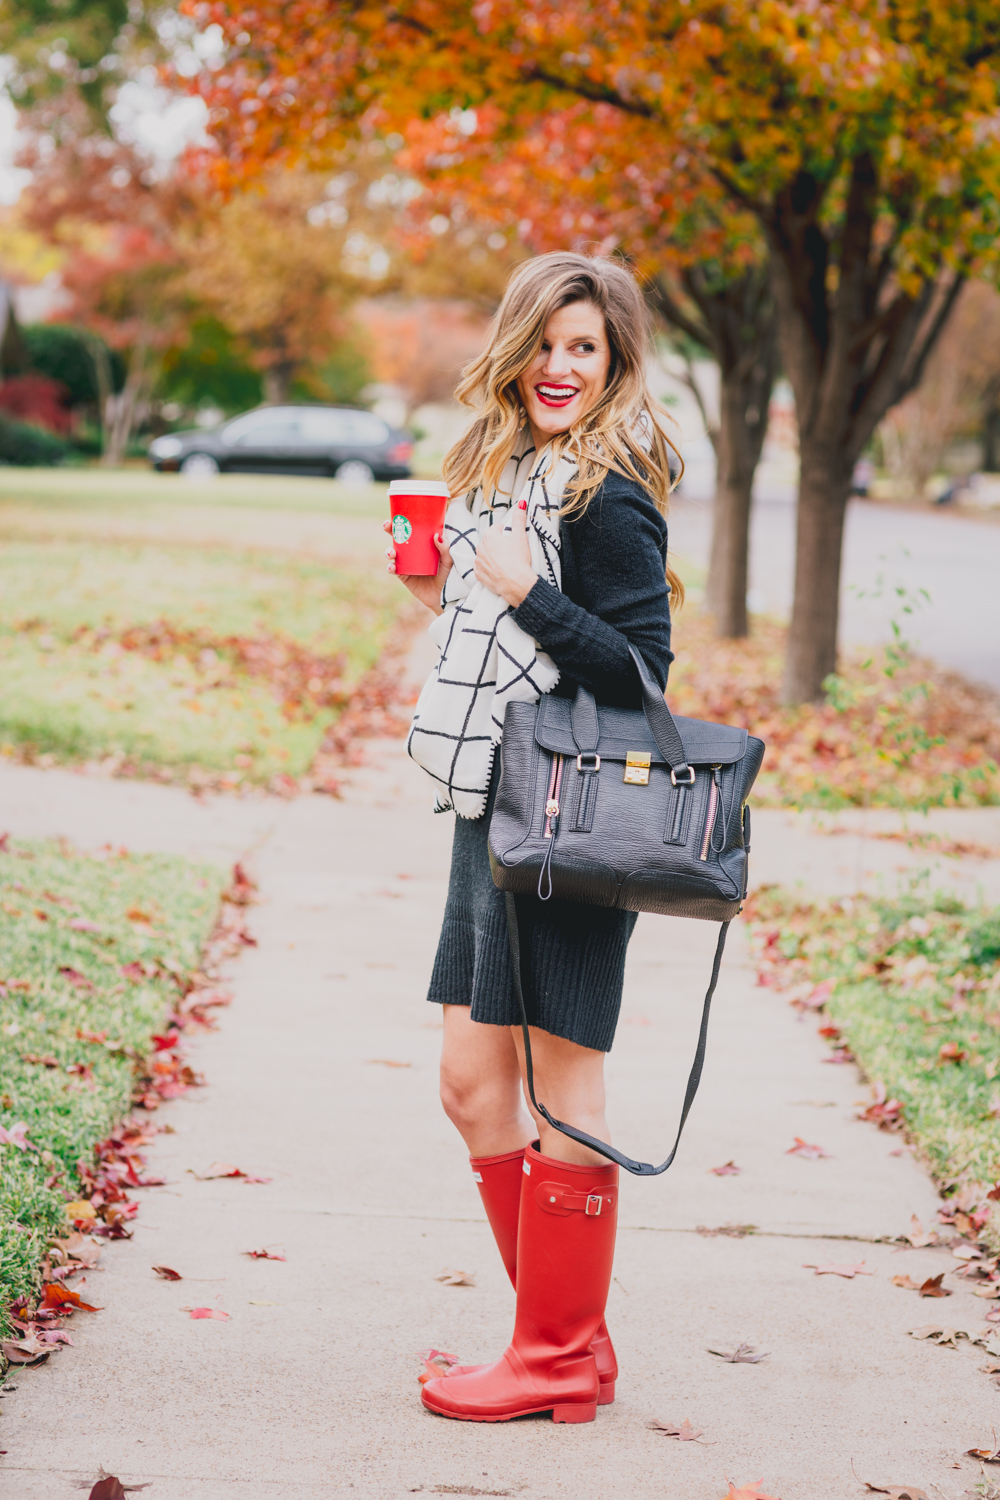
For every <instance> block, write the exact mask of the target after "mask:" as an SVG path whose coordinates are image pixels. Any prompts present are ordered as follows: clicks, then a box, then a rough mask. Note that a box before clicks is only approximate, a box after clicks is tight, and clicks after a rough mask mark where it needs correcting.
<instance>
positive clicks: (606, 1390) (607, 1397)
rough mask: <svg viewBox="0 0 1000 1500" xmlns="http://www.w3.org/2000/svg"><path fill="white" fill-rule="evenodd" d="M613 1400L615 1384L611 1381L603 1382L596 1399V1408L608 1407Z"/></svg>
mask: <svg viewBox="0 0 1000 1500" xmlns="http://www.w3.org/2000/svg"><path fill="white" fill-rule="evenodd" d="M614 1399H615V1383H614V1381H613V1380H608V1381H605V1383H604V1384H603V1385H602V1386H601V1390H600V1394H599V1395H598V1397H597V1404H598V1406H610V1405H611V1404H612V1402H613V1401H614Z"/></svg>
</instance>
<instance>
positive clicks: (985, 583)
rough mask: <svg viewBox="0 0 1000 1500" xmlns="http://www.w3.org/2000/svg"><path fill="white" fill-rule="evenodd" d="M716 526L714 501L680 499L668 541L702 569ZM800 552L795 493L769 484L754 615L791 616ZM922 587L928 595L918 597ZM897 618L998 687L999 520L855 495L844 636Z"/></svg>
mask: <svg viewBox="0 0 1000 1500" xmlns="http://www.w3.org/2000/svg"><path fill="white" fill-rule="evenodd" d="M782 489H783V490H784V491H785V493H781V490H782ZM710 532H711V501H710V500H708V499H703V498H691V499H688V498H677V499H675V500H674V502H673V504H672V507H671V515H670V544H671V548H672V549H673V551H674V552H675V553H676V554H677V556H678V557H679V558H680V559H681V560H687V561H688V562H690V563H692V564H694V565H695V567H697V568H705V567H706V566H707V563H708V547H709V537H710ZM794 559H795V503H794V498H793V495H792V494H791V493H790V487H787V486H781V487H780V488H779V487H778V486H774V487H768V490H767V491H765V493H764V494H763V495H762V496H759V497H758V498H755V500H754V507H753V514H752V521H751V543H750V590H749V599H750V607H751V609H753V610H754V611H755V612H756V613H759V614H774V615H778V616H780V617H785V618H787V616H788V614H789V612H790V609H791V602H792V585H793V578H794ZM897 586H898V587H901V588H902V589H903V590H905V593H906V598H905V599H901V598H900V597H899V595H898V594H897V592H896V588H897ZM922 589H925V590H926V591H927V594H928V595H929V596H930V597H929V599H925V598H923V597H922V596H921V594H920V590H922ZM904 604H912V605H916V608H915V610H914V612H913V613H912V614H904V613H903V605H904ZM894 619H897V620H899V622H900V624H901V626H902V629H903V632H904V634H905V636H906V638H907V639H908V640H910V641H912V642H913V644H914V645H915V646H916V647H917V648H918V649H919V650H920V651H921V652H922V653H924V654H925V655H927V656H931V657H933V658H934V659H935V660H936V661H938V662H940V663H941V664H942V665H943V666H948V667H954V668H955V669H956V670H957V671H959V672H962V673H963V674H964V675H965V676H966V677H969V678H971V679H972V680H973V681H976V682H981V683H986V684H988V685H989V686H991V687H993V688H996V689H1000V525H996V524H994V523H993V522H991V521H985V520H984V521H980V520H977V519H974V518H972V517H969V516H965V515H953V514H949V513H948V512H946V511H922V510H917V509H913V510H909V509H905V510H904V509H901V508H899V507H898V506H890V505H877V504H873V503H871V502H870V501H866V500H854V501H852V502H851V504H850V507H849V510H848V514H847V528H846V532H845V538H844V567H843V579H842V590H841V642H842V643H843V644H844V645H855V644H856V645H876V644H878V643H880V642H882V641H886V640H888V639H889V638H890V636H891V622H892V621H893V620H894Z"/></svg>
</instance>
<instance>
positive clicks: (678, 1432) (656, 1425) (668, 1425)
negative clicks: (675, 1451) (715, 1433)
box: [646, 1417, 705, 1443]
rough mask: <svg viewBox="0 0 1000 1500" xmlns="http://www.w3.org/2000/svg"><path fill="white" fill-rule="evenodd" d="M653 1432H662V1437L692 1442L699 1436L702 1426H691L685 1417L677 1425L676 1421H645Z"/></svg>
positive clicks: (702, 1430)
mask: <svg viewBox="0 0 1000 1500" xmlns="http://www.w3.org/2000/svg"><path fill="white" fill-rule="evenodd" d="M646 1426H647V1427H649V1428H650V1430H651V1431H653V1432H662V1433H663V1436H664V1437H672V1438H679V1439H680V1441H681V1442H682V1443H693V1442H696V1441H697V1439H698V1438H700V1437H701V1435H702V1433H703V1432H704V1431H705V1429H704V1427H692V1426H691V1423H690V1422H689V1421H688V1419H687V1417H685V1418H684V1420H683V1422H682V1423H681V1425H680V1426H679V1427H678V1426H677V1423H676V1422H647V1423H646Z"/></svg>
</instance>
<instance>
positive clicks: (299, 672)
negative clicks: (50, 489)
mask: <svg viewBox="0 0 1000 1500" xmlns="http://www.w3.org/2000/svg"><path fill="white" fill-rule="evenodd" d="M40 600H44V605H43V606H41V607H40V605H39V601H40ZM0 601H2V602H0V684H2V686H3V692H2V693H0V752H2V753H4V754H6V755H7V756H9V757H12V758H17V759H26V760H31V761H41V762H42V764H52V763H55V762H57V761H58V762H74V761H75V762H79V761H84V762H87V761H91V762H100V763H107V768H108V769H110V770H115V771H121V772H124V773H127V774H128V773H130V774H140V775H149V776H161V777H163V778H164V779H170V778H171V776H172V775H174V774H179V775H180V776H181V777H184V776H187V777H188V778H189V779H195V780H197V779H198V776H197V773H199V772H207V773H208V774H209V777H210V778H212V779H214V781H215V782H216V783H219V784H225V785H226V786H229V787H231V788H237V787H240V786H242V785H247V786H252V785H268V784H271V783H273V782H274V781H275V779H276V778H281V779H283V780H284V781H286V782H288V781H291V782H292V783H294V782H296V781H298V780H300V779H301V778H302V777H303V776H305V775H307V773H308V772H309V771H310V768H311V766H312V764H313V761H314V760H315V757H316V755H317V752H318V751H319V749H320V747H321V745H322V744H323V741H324V738H325V737H326V735H327V733H328V732H329V730H330V729H331V727H333V726H335V725H336V723H337V720H338V718H339V716H340V714H341V713H342V711H343V709H344V707H345V706H346V705H347V704H349V703H350V701H351V697H352V694H353V692H354V691H355V690H356V689H357V688H358V685H359V684H360V683H362V682H363V681H364V679H365V678H366V676H367V675H368V674H370V673H371V672H373V671H374V670H375V669H376V667H377V663H378V661H379V658H380V656H381V655H382V653H383V651H384V650H385V649H386V647H387V645H388V644H389V643H390V641H391V637H392V635H393V632H394V630H395V629H397V628H398V626H399V624H400V621H401V620H402V619H403V617H404V616H405V615H406V612H407V602H408V596H405V595H403V593H402V591H401V590H398V589H397V590H396V591H395V592H393V591H391V590H390V589H388V588H387V587H386V581H385V579H384V578H378V577H375V578H373V577H371V576H370V575H368V574H365V573H362V572H360V571H344V570H339V571H338V570H337V569H335V568H330V567H328V566H326V565H322V564H314V563H311V562H308V561H306V560H302V559H298V558H294V557H287V556H275V557H268V556H262V555H261V554H259V553H253V554H241V553H239V552H235V551H233V552H229V551H222V550H220V549H194V548H190V547H181V548H169V547H157V546H137V545H128V544H121V543H119V544H107V543H105V544H102V545H94V544H88V543H67V542H63V541H58V542H22V541H19V542H11V543H8V544H7V545H6V546H4V547H3V548H2V549H0Z"/></svg>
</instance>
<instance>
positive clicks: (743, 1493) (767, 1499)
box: [722, 1479, 780, 1500]
mask: <svg viewBox="0 0 1000 1500" xmlns="http://www.w3.org/2000/svg"><path fill="white" fill-rule="evenodd" d="M726 1483H727V1484H728V1486H729V1493H728V1494H726V1495H723V1496H722V1500H780V1497H779V1496H778V1495H765V1494H764V1491H763V1490H762V1489H761V1485H762V1484H763V1483H764V1481H763V1479H757V1480H755V1481H754V1483H753V1484H742V1485H740V1487H739V1489H737V1488H736V1486H735V1484H734V1483H733V1481H732V1480H731V1479H727V1480H726Z"/></svg>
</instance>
